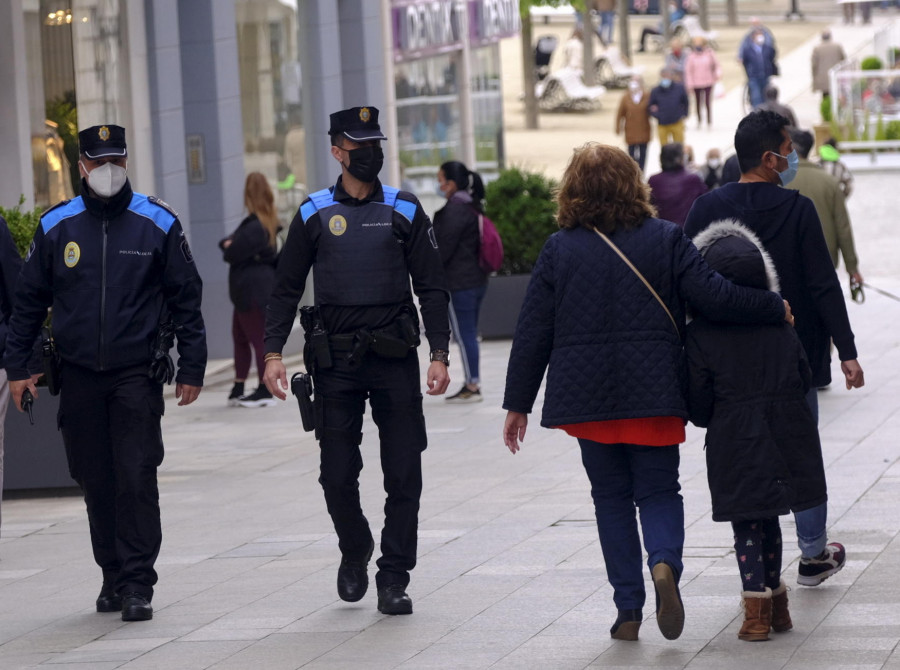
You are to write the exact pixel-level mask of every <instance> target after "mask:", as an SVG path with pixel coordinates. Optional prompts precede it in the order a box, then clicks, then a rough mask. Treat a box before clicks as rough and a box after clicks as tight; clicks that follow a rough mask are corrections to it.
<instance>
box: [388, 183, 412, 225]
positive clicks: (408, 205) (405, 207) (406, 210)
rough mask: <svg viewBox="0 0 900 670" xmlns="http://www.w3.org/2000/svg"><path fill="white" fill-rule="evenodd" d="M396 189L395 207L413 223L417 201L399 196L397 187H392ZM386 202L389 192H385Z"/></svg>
mask: <svg viewBox="0 0 900 670" xmlns="http://www.w3.org/2000/svg"><path fill="white" fill-rule="evenodd" d="M391 190H392V191H394V209H395V210H397V211H398V212H400V214H402V215H403V217H404V218H405V219H406V220H407V221H409V222H410V223H412V220H413V218H415V216H416V203H414V202H412V201H410V200H404V199H403V198H398V197H397V193H398V191H397V189H391ZM385 202H387V194H385Z"/></svg>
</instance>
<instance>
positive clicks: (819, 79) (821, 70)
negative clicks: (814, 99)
mask: <svg viewBox="0 0 900 670" xmlns="http://www.w3.org/2000/svg"><path fill="white" fill-rule="evenodd" d="M846 57H847V56H846V55H845V54H844V48H843V47H842V46H841V45H840V44H836V43H834V42H822V43H821V44H820V45H818V46H817V47H816V48H815V49H813V52H812V81H813V90H814V91H823V92H824V91H828V90H829V89H830V88H831V82H830V81H828V71H829V70H830V69H831V68H833V67H834V66H835V65H837V64H838V63H840V62H841V61H842V60H844V59H845V58H846Z"/></svg>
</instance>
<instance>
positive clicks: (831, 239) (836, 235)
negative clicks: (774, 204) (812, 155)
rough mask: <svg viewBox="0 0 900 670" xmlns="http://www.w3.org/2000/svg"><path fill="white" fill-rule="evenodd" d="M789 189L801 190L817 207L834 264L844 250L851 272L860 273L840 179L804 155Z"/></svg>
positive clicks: (848, 269)
mask: <svg viewBox="0 0 900 670" xmlns="http://www.w3.org/2000/svg"><path fill="white" fill-rule="evenodd" d="M788 188H792V189H794V190H796V191H800V193H801V194H803V195H805V196H806V197H807V198H809V199H810V200H812V201H813V204H814V205H815V206H816V213H817V214H818V215H819V220H820V221H821V222H822V231H823V232H824V233H825V243H826V244H827V245H828V252H829V253H830V254H831V262H832V263H834V267H837V266H838V251H840V253H841V255H842V256H843V257H844V267H845V268H846V270H847V273H848V274H853V273H855V272H857V270H858V265H859V261H858V260H857V258H856V248H855V247H854V245H853V230H852V229H851V228H850V215H849V214H848V213H847V202H846V199H845V198H844V193H843V191H842V190H841V186H840V183H839V182H838V180H837V179H835V178H834V177H832V176H831V175H830V174H828V173H827V172H826V171H825V170H823V169H822V168H821V167H820V166H818V165H816V164H815V163H810V162H809V161H808V160H806V159H804V158H801V159H800V168H799V170H798V172H797V176H796V177H795V178H794V181H792V182H791V183H790V185H789V186H788Z"/></svg>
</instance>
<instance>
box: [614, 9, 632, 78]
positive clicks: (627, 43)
mask: <svg viewBox="0 0 900 670" xmlns="http://www.w3.org/2000/svg"><path fill="white" fill-rule="evenodd" d="M616 11H618V13H619V53H621V54H622V57H623V58H624V59H625V60H627V61H628V62H629V63H630V62H631V33H630V32H629V31H630V29H631V26H630V23H629V21H628V0H618V2H617V3H616Z"/></svg>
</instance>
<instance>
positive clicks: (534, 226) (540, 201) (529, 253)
mask: <svg viewBox="0 0 900 670" xmlns="http://www.w3.org/2000/svg"><path fill="white" fill-rule="evenodd" d="M555 188H556V182H555V181H554V180H552V179H549V178H547V177H545V176H544V175H542V174H537V173H532V172H525V171H524V170H520V169H518V168H510V169H508V170H503V171H502V172H501V173H500V176H499V177H497V179H495V180H494V181H492V182H491V183H490V184H488V185H487V186H486V188H485V191H486V194H485V201H486V203H487V206H486V208H485V214H487V216H488V218H490V219H491V220H492V221H493V222H494V224H495V225H496V226H497V232H498V233H500V238H501V239H502V240H503V265H502V266H501V268H500V274H524V273H528V272H531V269H532V268H533V267H534V264H535V262H536V261H537V257H538V255H539V254H540V252H541V248H542V247H543V246H544V242H546V241H547V238H548V237H549V236H550V235H552V234H553V233H555V232H556V231H557V230H559V227H558V226H557V225H556V201H555V200H554V198H553V191H554V189H555Z"/></svg>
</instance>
